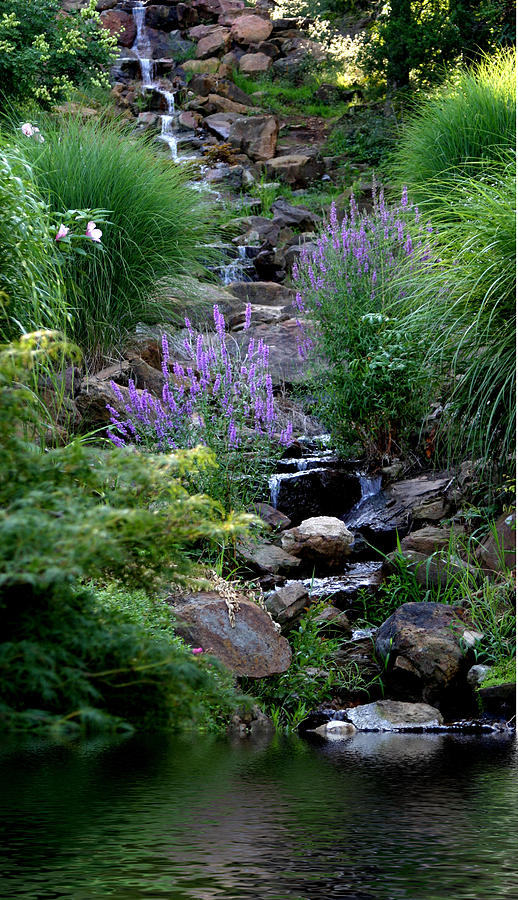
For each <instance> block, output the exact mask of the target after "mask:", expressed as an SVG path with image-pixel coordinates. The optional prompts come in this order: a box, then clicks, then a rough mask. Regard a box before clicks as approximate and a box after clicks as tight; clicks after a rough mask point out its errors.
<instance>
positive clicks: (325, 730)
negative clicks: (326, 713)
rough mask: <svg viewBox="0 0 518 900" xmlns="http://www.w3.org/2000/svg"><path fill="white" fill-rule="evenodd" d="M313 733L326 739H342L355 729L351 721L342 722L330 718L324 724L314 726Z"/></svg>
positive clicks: (351, 733) (349, 735)
mask: <svg viewBox="0 0 518 900" xmlns="http://www.w3.org/2000/svg"><path fill="white" fill-rule="evenodd" d="M313 731H314V732H315V734H319V735H320V737H324V738H326V740H328V741H342V740H343V739H344V738H348V737H351V735H353V734H354V733H355V731H356V728H355V727H354V725H353V723H352V722H342V721H340V720H339V719H331V721H330V722H326V723H325V724H324V725H319V726H318V728H314V729H313Z"/></svg>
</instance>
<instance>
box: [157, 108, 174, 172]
mask: <svg viewBox="0 0 518 900" xmlns="http://www.w3.org/2000/svg"><path fill="white" fill-rule="evenodd" d="M160 119H161V122H162V130H161V132H160V140H161V141H164V143H166V144H168V145H169V149H170V151H171V157H172V159H173V160H174V161H175V162H178V139H177V137H176V135H175V133H174V131H173V121H174V116H173V115H169V114H168V115H164V116H160Z"/></svg>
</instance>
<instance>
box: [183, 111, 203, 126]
mask: <svg viewBox="0 0 518 900" xmlns="http://www.w3.org/2000/svg"><path fill="white" fill-rule="evenodd" d="M202 122H203V118H202V117H201V116H200V114H199V113H196V112H192V111H191V110H189V109H184V110H182V112H181V113H180V115H179V116H178V125H179V126H180V128H185V129H186V130H187V131H196V129H197V128H199V127H200V125H201V123H202Z"/></svg>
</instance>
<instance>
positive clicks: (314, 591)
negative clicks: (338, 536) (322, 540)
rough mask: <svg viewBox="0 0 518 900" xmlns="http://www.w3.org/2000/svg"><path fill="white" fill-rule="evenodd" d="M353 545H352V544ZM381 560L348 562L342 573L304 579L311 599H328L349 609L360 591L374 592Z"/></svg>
mask: <svg viewBox="0 0 518 900" xmlns="http://www.w3.org/2000/svg"><path fill="white" fill-rule="evenodd" d="M353 546H354V545H353ZM382 565H383V564H382V563H381V562H362V563H348V564H347V566H346V567H345V572H344V574H343V575H330V576H327V577H325V578H311V579H309V578H308V579H306V580H305V581H304V584H305V585H306V587H307V588H308V590H309V589H310V590H311V599H312V600H315V601H316V600H321V599H324V598H326V599H328V600H329V601H330V602H331V603H333V605H334V606H336V607H338V608H339V609H341V610H343V609H347V610H351V608H352V607H354V606H355V601H356V600H357V598H358V595H359V593H360V591H367V592H368V593H369V594H375V593H376V592H377V590H378V588H379V586H380V584H381V568H382Z"/></svg>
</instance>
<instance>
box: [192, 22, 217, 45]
mask: <svg viewBox="0 0 518 900" xmlns="http://www.w3.org/2000/svg"><path fill="white" fill-rule="evenodd" d="M219 28H220V26H219V25H195V26H194V28H189V30H188V32H187V37H188V38H189V40H190V41H201V40H202V39H203V38H206V37H207V35H209V34H212V33H213V32H214V31H219Z"/></svg>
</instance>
